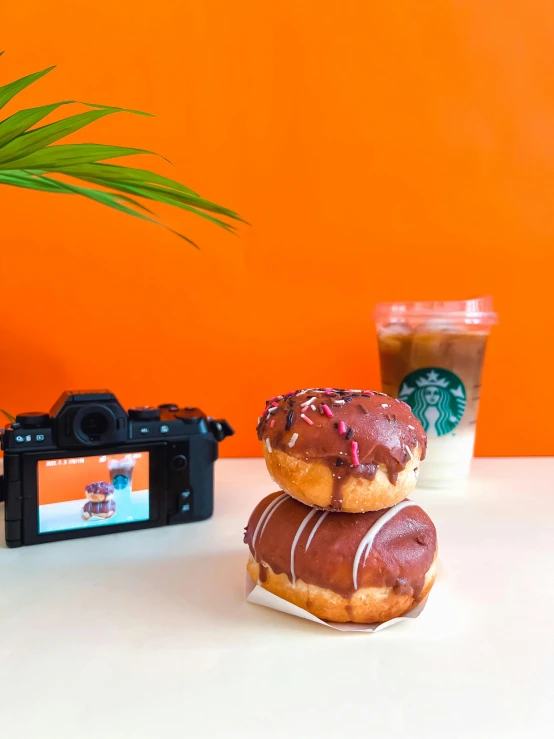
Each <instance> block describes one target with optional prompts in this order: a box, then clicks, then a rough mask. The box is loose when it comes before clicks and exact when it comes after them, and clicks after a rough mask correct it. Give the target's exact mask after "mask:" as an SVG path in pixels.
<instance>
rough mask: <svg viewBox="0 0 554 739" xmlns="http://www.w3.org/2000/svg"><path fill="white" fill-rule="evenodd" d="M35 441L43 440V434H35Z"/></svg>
mask: <svg viewBox="0 0 554 739" xmlns="http://www.w3.org/2000/svg"><path fill="white" fill-rule="evenodd" d="M36 440H37V441H44V434H37V439H36Z"/></svg>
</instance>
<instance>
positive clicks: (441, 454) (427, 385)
mask: <svg viewBox="0 0 554 739" xmlns="http://www.w3.org/2000/svg"><path fill="white" fill-rule="evenodd" d="M375 318H376V322H377V333H378V341H379V356H380V362H381V381H382V389H383V392H385V393H387V394H389V395H392V396H393V397H395V398H399V399H400V400H403V401H405V402H406V403H408V405H410V406H411V408H412V410H413V412H414V415H416V416H417V418H418V419H419V420H420V421H421V423H422V425H423V428H424V429H425V431H426V432H427V435H428V440H429V442H428V451H427V459H426V460H425V462H423V463H422V465H421V469H420V478H419V479H420V484H421V485H422V486H428V487H442V486H451V485H454V484H456V482H457V481H459V480H461V479H463V478H464V477H466V476H467V475H468V473H469V467H470V463H471V458H472V456H473V447H474V443H475V428H476V423H477V411H478V406H479V398H480V394H481V370H482V367H483V360H484V357H485V349H486V345H487V339H488V335H489V331H490V327H491V326H492V325H493V324H494V323H496V314H495V313H494V312H493V310H492V300H491V299H490V298H481V299H478V300H470V301H456V302H446V303H438V302H431V303H390V304H389V303H380V304H378V306H377V308H376V312H375Z"/></svg>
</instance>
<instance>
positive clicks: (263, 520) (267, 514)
mask: <svg viewBox="0 0 554 739" xmlns="http://www.w3.org/2000/svg"><path fill="white" fill-rule="evenodd" d="M287 498H288V495H287V494H286V493H282V494H281V495H279V496H278V497H277V498H274V499H273V500H272V501H271V503H270V504H269V505H268V506H267V508H266V509H265V511H264V512H263V513H262V515H261V516H260V520H259V521H258V525H257V526H256V528H255V529H254V536H253V537H252V549H253V550H254V557H255V556H256V539H257V538H258V531H259V530H260V527H261V526H262V525H263V527H264V529H265V524H266V523H267V521H268V520H269V518H270V517H271V515H272V513H273V511H274V510H275V508H276V507H277V506H278V505H280V504H281V503H283V502H284V501H285V500H286V499H287ZM262 534H263V529H262ZM260 538H261V535H260Z"/></svg>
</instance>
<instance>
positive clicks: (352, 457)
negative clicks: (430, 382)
mask: <svg viewBox="0 0 554 739" xmlns="http://www.w3.org/2000/svg"><path fill="white" fill-rule="evenodd" d="M257 433H258V439H259V440H260V441H261V442H262V448H263V453H264V457H265V461H266V464H267V467H268V470H269V473H270V475H271V476H272V478H273V479H274V480H275V482H276V483H277V484H278V485H279V487H280V488H281V489H282V490H284V491H285V492H286V493H288V494H289V495H291V496H292V497H294V498H296V499H297V500H299V501H300V502H302V503H306V504H307V505H310V506H314V507H316V508H321V509H326V510H330V511H343V512H347V513H363V512H365V511H377V510H381V509H384V508H389V507H390V506H393V505H395V504H396V503H399V502H400V501H402V500H404V498H406V497H407V496H408V495H409V494H410V493H411V492H412V491H413V489H414V488H415V485H416V482H417V474H418V469H419V464H420V462H421V461H422V460H423V459H424V458H425V451H426V447H427V437H426V435H425V431H424V430H423V427H422V426H421V424H420V422H419V421H418V420H417V418H416V417H415V416H414V415H413V414H412V412H411V409H410V407H409V406H408V405H407V404H406V403H403V402H402V401H399V400H395V399H394V398H391V397H389V396H388V395H385V394H384V393H378V392H374V391H372V390H341V389H338V388H307V389H305V390H297V391H294V392H289V393H286V394H285V395H278V396H276V397H274V398H270V399H269V400H268V401H267V402H266V407H265V409H264V412H263V413H262V415H261V417H260V419H259V422H258V426H257Z"/></svg>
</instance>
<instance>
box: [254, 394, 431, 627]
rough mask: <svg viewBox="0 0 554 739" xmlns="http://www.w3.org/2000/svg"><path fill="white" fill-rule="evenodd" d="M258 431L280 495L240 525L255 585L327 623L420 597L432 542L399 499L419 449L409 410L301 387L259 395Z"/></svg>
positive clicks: (427, 585) (388, 612)
mask: <svg viewBox="0 0 554 739" xmlns="http://www.w3.org/2000/svg"><path fill="white" fill-rule="evenodd" d="M257 432H258V438H259V439H260V441H261V442H262V444H263V453H264V457H265V461H266V464H267V468H268V470H269V473H270V475H271V477H272V478H273V480H274V481H275V482H276V483H277V484H278V485H279V487H280V488H281V490H280V491H279V492H276V493H273V494H271V495H269V496H267V497H266V498H264V500H262V501H261V502H260V503H259V504H258V505H257V506H256V508H255V509H254V511H253V513H252V515H251V516H250V520H249V521H248V525H247V527H246V532H245V537H244V541H245V543H247V544H248V547H249V548H250V558H249V561H248V565H247V569H248V572H249V574H250V576H251V577H252V578H253V580H254V581H255V582H258V583H259V584H260V585H261V586H262V587H264V588H266V589H267V590H269V591H271V592H272V593H275V594H276V595H278V596H280V597H281V598H284V599H285V600H288V601H290V602H292V603H294V604H296V605H297V606H300V607H301V608H304V609H305V610H307V611H309V612H310V613H312V614H314V615H315V616H317V617H319V618H322V619H325V620H328V621H337V622H347V621H353V622H356V623H374V622H377V621H387V620H389V619H391V618H396V617H397V616H400V615H402V614H404V613H406V612H407V611H409V610H411V609H412V608H414V607H415V606H416V605H417V604H418V603H419V602H421V600H423V599H424V598H425V596H426V595H427V593H428V592H429V590H430V589H431V587H432V585H433V582H434V577H435V559H436V553H437V537H436V531H435V527H434V525H433V522H432V521H431V519H430V518H429V516H428V515H427V514H426V513H425V512H424V511H423V510H422V509H421V508H420V507H419V506H418V505H416V504H415V503H413V502H412V501H411V500H407V496H408V495H409V494H410V493H411V492H412V491H413V490H414V488H415V485H416V482H417V475H418V469H419V464H420V462H421V461H422V460H423V459H424V458H425V450H426V445H427V438H426V435H425V432H424V430H423V428H422V426H421V424H420V422H419V421H418V420H417V418H415V416H414V415H413V414H412V412H411V410H410V408H409V406H408V405H406V404H405V403H403V402H401V401H398V400H394V399H393V398H390V397H389V396H388V395H384V394H383V393H377V392H373V391H370V390H363V391H362V390H338V389H336V388H309V389H307V390H299V391H295V392H292V393H287V394H286V395H279V396H277V397H275V398H271V399H270V400H268V401H267V403H266V408H265V410H264V413H263V415H262V417H261V418H260V420H259V423H258V427H257Z"/></svg>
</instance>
